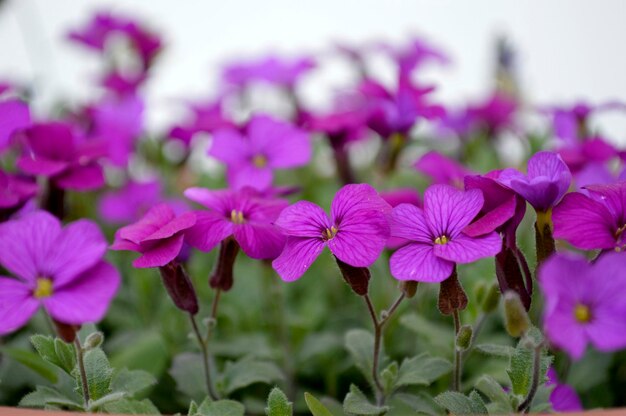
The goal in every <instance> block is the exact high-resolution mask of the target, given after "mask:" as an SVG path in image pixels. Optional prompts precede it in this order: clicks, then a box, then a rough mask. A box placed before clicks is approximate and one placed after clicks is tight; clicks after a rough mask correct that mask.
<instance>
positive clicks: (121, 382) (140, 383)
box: [110, 368, 157, 396]
mask: <svg viewBox="0 0 626 416" xmlns="http://www.w3.org/2000/svg"><path fill="white" fill-rule="evenodd" d="M156 382H157V380H156V378H154V376H153V375H152V374H150V373H148V372H147V371H143V370H132V371H131V370H128V369H126V368H123V369H121V370H120V371H118V372H117V373H116V374H115V375H114V376H113V378H112V379H111V386H110V387H111V391H114V392H124V393H128V394H129V395H131V396H132V395H134V394H135V393H139V392H140V391H142V390H145V389H147V388H148V387H150V386H153V385H155V384H156Z"/></svg>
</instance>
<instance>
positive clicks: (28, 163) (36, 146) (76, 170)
mask: <svg viewBox="0 0 626 416" xmlns="http://www.w3.org/2000/svg"><path fill="white" fill-rule="evenodd" d="M24 138H25V145H26V149H25V151H24V152H23V153H22V156H21V157H20V159H19V160H18V162H17V166H18V167H19V168H20V169H21V170H22V171H24V172H25V173H28V174H31V175H37V176H44V177H47V178H49V180H50V181H51V182H53V183H54V185H55V186H57V187H58V188H61V189H70V190H76V191H85V190H92V189H96V188H99V187H101V186H102V185H104V175H103V173H102V167H101V166H100V165H99V164H98V163H97V162H96V157H95V156H97V155H95V154H94V149H93V148H92V147H90V146H89V144H88V143H86V142H84V141H80V140H79V139H77V137H76V136H75V135H74V133H73V132H72V129H71V127H70V126H69V125H68V124H64V123H60V122H49V123H39V124H35V125H33V126H32V127H30V128H28V129H26V130H25V132H24ZM96 153H97V152H96Z"/></svg>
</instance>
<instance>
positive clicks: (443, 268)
mask: <svg viewBox="0 0 626 416" xmlns="http://www.w3.org/2000/svg"><path fill="white" fill-rule="evenodd" d="M483 203H484V198H483V195H482V192H481V191H480V190H478V189H471V190H469V191H461V190H459V189H456V188H454V187H452V186H449V185H432V186H430V187H429V188H428V189H426V192H425V193H424V208H423V209H422V208H418V207H416V206H414V205H410V204H401V205H398V206H397V207H395V208H394V209H393V211H392V212H391V219H390V224H391V236H392V237H399V238H404V239H406V240H409V241H410V242H409V244H407V245H405V246H404V247H402V248H401V249H399V250H398V251H396V252H395V253H393V255H392V256H391V259H390V261H389V265H390V268H391V274H392V276H393V277H395V278H396V279H398V280H414V281H418V282H441V281H443V280H446V279H447V278H448V277H449V276H450V275H451V274H452V271H453V269H454V265H455V263H471V262H474V261H476V260H478V259H481V258H484V257H490V256H494V255H496V254H497V253H498V252H499V251H500V249H501V247H502V242H501V240H500V237H499V236H498V234H497V233H496V232H493V231H492V232H488V233H486V234H484V235H480V236H475V237H470V236H468V235H467V234H465V233H464V232H463V229H464V228H465V227H466V226H468V225H469V224H470V223H471V222H472V220H473V219H474V217H476V215H478V213H479V212H480V210H481V208H482V206H483Z"/></svg>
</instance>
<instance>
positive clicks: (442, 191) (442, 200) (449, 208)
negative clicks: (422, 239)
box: [424, 185, 484, 238]
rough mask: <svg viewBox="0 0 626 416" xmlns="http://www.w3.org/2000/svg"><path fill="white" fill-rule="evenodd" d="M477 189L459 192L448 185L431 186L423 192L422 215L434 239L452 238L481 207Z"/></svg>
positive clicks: (479, 193)
mask: <svg viewBox="0 0 626 416" xmlns="http://www.w3.org/2000/svg"><path fill="white" fill-rule="evenodd" d="M483 202H484V200H483V194H482V192H481V191H480V190H479V189H470V190H468V191H461V190H459V189H456V188H454V187H452V186H449V185H432V186H430V187H429V188H428V189H426V192H424V213H425V217H426V221H427V222H428V225H429V226H430V229H431V232H432V233H433V234H435V236H436V237H441V236H444V235H445V236H447V237H448V238H454V237H455V236H456V235H458V234H459V233H460V232H461V230H463V229H464V228H465V227H466V226H467V225H468V224H469V223H470V222H471V221H472V220H473V219H474V217H476V215H477V214H478V213H479V212H480V209H481V208H482V206H483Z"/></svg>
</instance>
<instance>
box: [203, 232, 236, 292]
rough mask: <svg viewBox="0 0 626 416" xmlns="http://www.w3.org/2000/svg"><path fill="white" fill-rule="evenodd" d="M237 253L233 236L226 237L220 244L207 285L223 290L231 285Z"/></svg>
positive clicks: (228, 288)
mask: <svg viewBox="0 0 626 416" xmlns="http://www.w3.org/2000/svg"><path fill="white" fill-rule="evenodd" d="M238 253H239V244H237V242H236V241H235V240H234V239H233V238H227V239H226V240H224V241H222V244H221V245H220V254H219V257H218V258H217V263H216V265H215V271H214V272H213V274H212V275H211V278H210V279H209V285H210V286H211V287H212V288H214V289H217V288H219V289H221V290H223V291H227V290H230V288H231V287H233V282H234V279H233V267H234V266H235V259H236V258H237V254H238Z"/></svg>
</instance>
